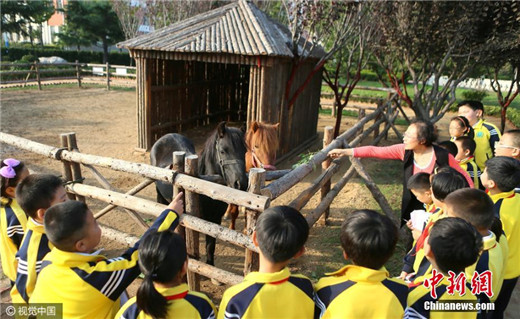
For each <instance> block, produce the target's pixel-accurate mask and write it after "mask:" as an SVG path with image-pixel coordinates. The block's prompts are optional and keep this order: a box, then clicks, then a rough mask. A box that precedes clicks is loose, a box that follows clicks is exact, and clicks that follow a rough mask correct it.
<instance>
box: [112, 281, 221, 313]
mask: <svg viewBox="0 0 520 319" xmlns="http://www.w3.org/2000/svg"><path fill="white" fill-rule="evenodd" d="M157 291H158V292H159V293H160V294H161V295H163V296H164V297H165V298H166V299H167V300H168V313H167V315H166V317H165V318H200V319H213V318H215V313H216V310H215V306H214V305H213V303H212V302H211V300H210V299H209V298H208V297H207V296H206V295H205V294H202V293H199V292H195V291H190V290H189V288H188V285H187V284H180V285H178V286H175V287H171V288H157ZM115 318H120V319H151V318H152V317H151V316H149V315H147V314H145V313H144V312H143V311H142V310H140V309H139V308H138V307H137V299H136V297H134V298H132V299H130V300H128V301H127V302H126V303H125V304H124V305H123V307H122V308H121V309H120V310H119V312H118V313H117V315H116V317H115Z"/></svg>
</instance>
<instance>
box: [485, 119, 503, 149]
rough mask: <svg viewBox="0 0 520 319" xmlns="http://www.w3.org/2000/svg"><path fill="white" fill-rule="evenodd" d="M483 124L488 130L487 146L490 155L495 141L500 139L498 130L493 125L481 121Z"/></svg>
mask: <svg viewBox="0 0 520 319" xmlns="http://www.w3.org/2000/svg"><path fill="white" fill-rule="evenodd" d="M483 126H484V127H485V128H486V129H487V130H488V131H489V147H490V148H491V152H492V153H491V154H492V155H491V156H493V154H495V143H496V142H498V141H499V140H500V131H499V130H498V128H497V127H496V126H494V125H491V124H489V123H483Z"/></svg>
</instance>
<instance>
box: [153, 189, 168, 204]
mask: <svg viewBox="0 0 520 319" xmlns="http://www.w3.org/2000/svg"><path fill="white" fill-rule="evenodd" d="M155 191H156V192H157V202H158V203H160V204H164V205H168V204H170V203H169V202H168V201H167V200H166V198H164V197H163V196H162V195H161V192H159V188H158V187H157V186H155Z"/></svg>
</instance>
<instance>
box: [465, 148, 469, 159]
mask: <svg viewBox="0 0 520 319" xmlns="http://www.w3.org/2000/svg"><path fill="white" fill-rule="evenodd" d="M469 154H470V151H469V150H468V149H465V150H464V156H466V157H468V156H469Z"/></svg>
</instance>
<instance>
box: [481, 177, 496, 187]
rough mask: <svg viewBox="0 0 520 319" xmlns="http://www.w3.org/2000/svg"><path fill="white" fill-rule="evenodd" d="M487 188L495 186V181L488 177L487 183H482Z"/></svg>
mask: <svg viewBox="0 0 520 319" xmlns="http://www.w3.org/2000/svg"><path fill="white" fill-rule="evenodd" d="M484 186H485V187H486V188H487V189H493V188H495V187H497V183H495V181H494V180H492V179H489V178H488V182H487V185H484Z"/></svg>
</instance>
